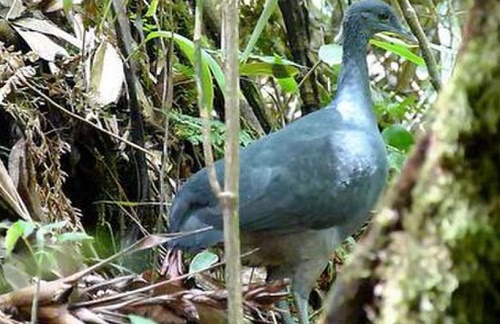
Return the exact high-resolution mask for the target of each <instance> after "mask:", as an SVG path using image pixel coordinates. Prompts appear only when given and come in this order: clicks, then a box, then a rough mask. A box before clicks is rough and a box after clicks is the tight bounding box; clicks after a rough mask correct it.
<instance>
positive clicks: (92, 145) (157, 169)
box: [0, 0, 500, 323]
mask: <svg viewBox="0 0 500 324" xmlns="http://www.w3.org/2000/svg"><path fill="white" fill-rule="evenodd" d="M8 2H9V1H6V2H5V3H8ZM396 2H397V3H396ZM290 3H292V4H290ZM293 3H295V2H294V1H285V0H266V1H264V0H247V1H240V25H239V31H240V38H239V39H240V43H239V48H240V57H239V70H240V76H241V80H240V88H241V96H240V100H239V103H240V109H241V118H240V121H241V130H240V132H239V142H240V145H241V146H245V145H247V144H248V143H250V142H251V141H252V140H254V139H256V138H259V137H261V136H264V135H265V134H266V133H269V132H272V131H273V130H276V129H279V128H281V127H283V126H285V125H286V124H288V123H290V122H292V121H293V120H295V119H297V118H300V116H302V115H304V114H307V113H309V112H311V111H313V110H315V109H320V108H321V107H323V106H324V105H326V104H327V103H328V102H329V100H330V98H331V97H332V95H333V93H334V91H335V87H336V79H337V76H338V65H339V63H340V60H339V58H340V55H341V53H340V46H339V44H338V41H336V40H335V36H336V35H337V34H338V33H339V26H340V21H341V18H342V13H343V11H344V10H345V9H346V7H347V5H348V1H346V0H341V1H332V0H318V1H312V0H310V1H308V2H307V3H308V6H307V7H301V6H298V5H295V4H293ZM297 3H299V2H298V1H297ZM481 3H482V4H481ZM490 3H491V7H490ZM492 3H493V1H476V5H475V7H474V10H475V11H474V10H473V11H472V12H473V13H476V14H478V12H488V13H498V12H499V11H498V8H497V7H498V6H495V5H493V4H492ZM393 4H394V5H398V6H397V8H403V10H402V11H401V13H403V12H404V13H405V17H406V19H407V21H408V22H409V23H410V26H411V27H412V30H413V31H414V33H415V34H417V32H415V28H421V31H422V34H421V35H417V36H419V41H420V44H424V45H425V42H424V40H425V41H427V42H428V43H427V45H428V48H427V51H426V48H425V46H423V47H422V49H421V48H419V47H418V46H417V45H415V44H407V43H404V42H403V41H401V40H398V39H396V38H394V37H393V36H391V35H379V36H378V37H377V38H376V39H375V40H373V41H372V43H371V48H370V52H369V55H368V61H369V65H370V71H371V80H372V81H371V90H372V94H373V98H374V99H375V106H376V113H377V116H378V119H379V125H380V129H381V131H382V132H383V136H384V139H385V140H386V143H387V147H388V154H389V161H390V166H391V182H393V183H395V184H396V186H395V187H393V188H392V189H391V190H390V191H389V193H390V194H389V195H388V198H386V199H385V201H384V202H383V205H384V206H386V207H383V208H382V207H380V209H381V211H382V212H381V215H382V216H380V218H377V219H380V221H377V222H376V225H375V226H374V229H373V232H372V233H370V234H369V235H368V237H367V240H366V241H367V242H368V243H365V244H367V249H373V250H374V251H381V250H383V251H386V253H388V255H391V257H388V258H387V259H384V260H379V261H380V262H379V263H377V266H378V267H377V268H376V271H372V270H373V269H375V267H374V265H373V264H372V263H369V262H368V263H367V262H366V259H365V258H363V257H362V256H359V262H352V263H351V264H350V266H351V267H357V268H356V269H358V270H359V272H356V271H353V273H354V274H355V275H353V277H352V278H354V279H353V280H354V281H355V282H356V280H357V279H356V278H357V277H356V274H359V273H361V272H363V270H365V269H369V270H370V271H372V272H369V273H372V274H373V273H376V275H373V280H374V281H371V282H370V283H371V284H372V285H371V286H369V287H370V288H372V289H373V290H372V291H375V290H376V289H377V287H374V286H375V285H373V283H374V282H382V283H384V285H382V286H379V287H382V288H383V290H382V292H381V295H377V298H379V300H380V303H378V304H377V303H363V302H360V301H359V299H357V298H353V300H355V301H356V303H355V304H356V305H358V306H359V308H361V306H360V305H362V306H367V305H368V308H364V309H365V310H366V309H373V310H374V313H373V314H372V315H373V316H372V315H370V314H368V315H370V316H368V315H367V314H364V313H363V314H364V318H365V319H369V320H372V321H378V322H381V323H390V322H401V321H402V320H406V319H411V320H412V321H414V322H426V323H428V322H436V321H437V322H441V321H445V320H448V319H455V320H456V321H457V322H470V323H476V322H477V323H479V322H482V320H492V317H490V315H491V313H493V314H495V311H498V309H499V306H498V305H499V303H498V291H497V290H496V288H495V287H496V286H498V284H497V281H498V275H496V274H495V273H493V272H492V270H491V269H493V268H494V267H495V266H498V260H497V259H496V258H495V257H492V255H499V254H498V253H495V251H496V250H497V246H498V242H497V239H496V237H499V236H498V233H497V232H498V230H496V228H499V227H498V226H497V225H498V224H497V223H498V209H499V206H498V201H497V200H498V199H497V197H498V181H497V180H498V176H497V172H496V165H497V164H498V163H497V162H498V160H499V159H498V152H497V149H496V148H497V147H498V145H497V144H498V127H499V125H498V120H499V118H498V112H496V111H495V110H493V109H491V107H493V106H495V102H496V100H497V99H498V98H496V96H495V90H494V89H495V87H494V86H496V85H497V83H498V77H497V75H496V72H495V71H496V70H497V69H498V67H497V65H495V64H496V62H498V61H499V60H496V59H494V58H496V56H497V53H496V52H497V51H498V44H497V42H498V38H497V37H496V38H495V37H493V36H492V37H491V38H488V37H486V36H485V35H487V33H490V34H492V35H496V33H498V30H499V29H498V26H497V25H496V24H493V23H492V24H493V25H489V27H488V28H490V29H486V27H485V28H484V29H482V28H480V27H479V26H482V25H481V24H479V23H477V24H476V25H474V24H470V25H469V27H468V29H467V33H466V34H465V35H466V36H467V37H469V38H470V39H474V38H475V37H477V39H479V41H476V42H472V41H469V42H467V44H468V47H467V49H468V50H469V52H468V53H469V54H470V56H464V57H463V59H462V60H461V61H460V63H459V67H460V68H459V69H457V75H456V76H455V77H454V78H453V79H451V75H452V74H451V72H452V71H453V69H454V67H455V59H456V56H457V53H458V49H459V46H460V42H461V35H462V27H463V25H464V24H465V21H466V19H465V18H466V17H465V12H466V9H468V7H467V6H465V5H464V4H462V2H461V1H444V0H436V1H433V2H431V1H412V4H413V5H414V9H415V12H416V16H417V17H418V21H415V20H414V18H415V17H412V16H411V10H408V8H407V6H408V4H409V2H408V1H405V0H398V1H393ZM4 6H6V4H3V3H2V4H0V9H1V10H0V26H1V28H0V41H1V43H0V105H1V106H0V123H1V125H2V126H1V127H0V215H1V217H0V228H1V230H0V233H1V236H0V243H1V245H0V246H1V247H2V249H1V250H0V258H1V260H2V261H1V266H2V267H1V273H0V293H2V294H3V295H0V305H1V307H0V322H2V323H3V322H5V323H18V322H22V321H31V322H43V321H45V322H54V323H55V322H61V323H66V322H71V321H73V320H77V319H79V320H81V321H92V320H96V321H97V320H98V318H99V320H103V321H107V322H119V323H121V322H123V323H127V322H132V323H147V322H146V321H145V319H144V318H151V319H153V320H155V321H156V322H158V323H161V322H173V323H178V322H179V323H182V322H185V321H186V320H194V321H199V322H202V323H216V322H223V321H225V320H226V319H227V314H226V312H225V308H226V303H227V300H226V296H227V295H226V291H225V287H224V283H223V277H224V276H223V275H222V274H223V269H222V267H221V265H222V262H221V261H220V260H221V257H220V255H221V254H220V251H219V250H217V249H213V250H210V251H205V252H202V253H200V254H197V255H191V256H185V258H184V259H185V265H184V266H185V268H186V269H189V270H188V271H187V272H188V274H187V275H186V276H185V281H184V282H183V283H182V284H181V283H180V281H179V280H177V281H175V282H171V281H168V280H167V278H165V277H163V276H161V275H160V274H159V272H158V271H156V270H158V269H159V268H160V266H159V264H158V262H159V261H160V260H161V259H162V257H163V253H164V251H163V248H162V244H164V243H165V242H166V241H168V239H169V236H168V235H165V234H160V233H166V232H167V223H168V222H167V220H168V212H169V206H170V202H171V200H172V197H173V195H175V192H176V190H177V188H178V187H179V185H181V184H182V182H183V180H184V179H186V178H187V177H189V175H191V174H193V173H194V172H196V171H197V170H199V169H200V168H202V167H203V166H204V165H205V154H204V152H203V147H202V146H203V145H202V144H203V143H204V142H207V141H206V138H204V136H203V132H204V125H208V127H209V129H210V142H211V144H212V148H213V153H214V155H215V158H221V157H222V156H223V151H224V149H223V148H224V143H225V142H226V139H227V131H226V126H225V121H226V116H227V113H226V111H225V110H224V109H225V107H224V106H225V105H224V102H225V100H224V95H225V92H226V86H225V85H226V83H227V82H228V80H226V75H225V73H224V72H223V70H224V68H223V62H222V58H223V52H222V51H221V50H220V46H219V44H220V43H221V32H220V31H221V25H222V23H221V19H220V17H221V15H220V5H219V1H216V0H205V1H196V3H193V1H183V0H175V1H159V0H151V1H129V2H128V3H127V5H126V7H122V5H121V1H114V0H109V1H77V0H73V1H41V2H37V3H36V4H35V3H33V4H31V5H29V6H27V5H22V4H20V3H18V2H16V1H11V4H10V7H4ZM197 6H198V7H197ZM201 6H203V9H204V10H203V11H204V15H203V29H202V34H201V36H202V37H201V39H200V43H201V47H202V52H201V60H197V59H196V51H195V49H196V48H195V43H194V42H193V39H195V38H194V32H195V19H194V13H195V11H196V7H197V8H198V9H200V8H201ZM409 12H410V14H409ZM479 16H480V15H477V16H475V17H476V18H477V17H479ZM284 17H286V18H287V19H284ZM473 17H474V16H473ZM492 17H494V15H493V14H492ZM412 19H413V20H412ZM477 19H479V18H477ZM478 21H481V20H478ZM488 21H490V20H488ZM491 21H494V19H493V18H491ZM498 21H500V20H498ZM415 24H417V25H416V27H415ZM476 27H477V30H476V29H475V28H476ZM287 31H288V33H287ZM422 37H424V38H425V39H422ZM481 37H483V38H481ZM470 39H469V40H470ZM429 43H430V45H429ZM487 45H488V46H487ZM486 46H487V47H486ZM483 48H485V49H484V50H483ZM484 51H486V52H487V53H492V59H489V58H488V57H485V56H481V53H483V52H484ZM429 53H430V56H429ZM197 62H198V63H199V68H196V66H195V65H196V64H195V63H197ZM476 63H477V64H476ZM479 63H481V64H479ZM469 67H475V68H477V70H478V71H479V72H478V73H477V74H474V75H471V76H470V78H471V79H470V82H468V81H467V79H468V78H469V76H468V75H469V74H468V72H467V71H468V69H469ZM436 74H439V75H436ZM197 79H198V80H199V88H200V89H197V84H196V80H197ZM450 80H451V81H450ZM449 82H453V85H452V86H450V87H446V86H447V84H448V83H449ZM440 84H443V85H444V86H443V87H444V88H445V89H447V90H445V91H444V92H443V94H442V96H441V97H440V98H441V99H440V100H439V102H438V103H437V106H436V107H437V108H436V109H433V110H430V108H431V107H432V105H433V103H434V101H435V100H436V97H437V92H436V89H438V88H439V85H440ZM198 90H201V91H198ZM199 93H202V94H203V96H201V95H198V94H199ZM459 93H460V94H461V95H458V94H459ZM459 99H463V100H459ZM466 101H467V104H469V105H470V107H469V106H467V105H466ZM451 103H454V105H451ZM473 103H478V104H477V105H473ZM497 106H498V105H496V106H495V107H497ZM199 107H205V108H206V109H205V110H203V111H202V114H201V116H200V111H199ZM471 107H472V108H471ZM227 108H230V107H227ZM476 108H477V109H476ZM203 115H205V116H209V118H210V121H208V122H207V123H206V122H205V121H206V120H205V119H204V118H202V116H203ZM479 117H481V118H479ZM478 135H480V136H478ZM419 138H420V140H419ZM436 141H438V142H437V143H438V144H434V143H436ZM415 143H418V144H417V146H416V148H415ZM422 143H423V144H422ZM426 145H427V146H426ZM483 147H485V148H488V149H486V150H482V149H480V148H483ZM431 148H432V150H431ZM489 148H491V150H489ZM422 150H423V151H425V152H427V153H426V154H427V155H426V156H427V157H432V159H430V158H429V160H426V159H423V160H425V161H426V162H425V163H421V164H419V163H417V166H418V167H415V164H411V161H421V160H419V155H418V154H419V152H422ZM411 152H414V153H411ZM409 154H411V156H412V158H411V160H410V163H408V164H407V165H406V167H404V165H405V160H406V159H407V156H408V155H409ZM415 168H416V169H415ZM403 170H404V171H403ZM415 170H417V171H415ZM436 172H437V173H436ZM443 172H444V173H445V175H444V176H443V175H442V174H441V173H443ZM401 173H403V175H402V177H401V178H400V180H397V179H398V178H399V176H400V174H401ZM405 179H410V180H411V181H410V182H411V183H414V182H415V183H418V185H416V186H415V189H414V191H413V192H412V193H411V194H409V193H408V188H407V187H404V184H405V181H406V180H405ZM417 180H418V181H417ZM412 188H413V187H412ZM405 190H406V191H405ZM410 192H411V191H410ZM417 198H418V199H417ZM398 199H399V200H398ZM394 206H396V207H398V208H399V207H401V209H398V208H395V207H394ZM394 210H398V211H399V210H401V213H400V214H398V215H400V217H401V218H398V220H397V221H395V222H389V221H387V222H385V221H384V220H387V219H391V217H389V216H390V215H392V214H391V213H392V212H393V211H394ZM384 215H385V216H384ZM404 215H407V216H404ZM384 217H386V218H384ZM403 218H404V219H405V221H404V222H403V221H402V219H403ZM384 222H385V223H384ZM495 222H496V223H495ZM379 223H382V225H380V224H379ZM402 223H404V225H402ZM384 224H385V225H384ZM387 224H389V227H388V228H389V229H387V227H384V226H386V225H387ZM495 224H496V225H495ZM394 229H397V230H398V231H404V232H405V233H406V232H408V233H410V234H409V235H408V236H404V235H398V234H397V233H396V234H395V233H394V231H393V230H394ZM373 233H375V234H373ZM360 235H362V234H361V233H359V234H357V235H356V237H354V238H349V240H348V242H346V244H345V245H344V246H343V247H342V248H340V249H339V251H337V253H336V254H335V255H332V264H331V266H330V267H329V269H326V270H325V273H324V275H323V276H322V278H321V280H320V281H319V282H318V289H317V294H315V295H313V296H312V298H311V306H312V307H313V308H315V310H317V312H316V313H315V315H316V316H317V315H318V314H319V313H320V310H321V307H322V305H321V302H320V300H321V297H322V296H323V292H324V291H325V290H327V289H328V288H329V287H330V285H331V284H332V282H333V281H334V280H335V278H336V275H335V274H336V271H337V270H341V269H343V267H344V263H345V262H346V261H347V260H351V259H358V255H356V256H355V258H353V257H352V256H351V253H350V252H351V250H352V249H353V247H354V246H355V244H354V240H355V239H357V238H358V237H359V236H360ZM389 236H390V238H389ZM374 237H384V238H383V239H382V240H381V241H383V242H379V241H378V240H375V239H374ZM386 238H387V240H386ZM436 238H438V239H436ZM374 242H376V243H374ZM478 251H479V252H478ZM405 256H406V257H405ZM207 268H209V269H207ZM263 277H264V275H263V274H262V273H261V271H259V270H247V269H244V270H243V281H244V286H243V298H244V301H245V303H244V311H245V318H246V319H249V320H255V321H259V320H260V321H265V320H272V319H273V318H275V317H276V316H277V315H276V314H277V311H276V310H274V309H273V308H272V305H273V303H274V302H276V301H278V300H280V299H282V298H285V296H284V294H283V293H282V292H281V291H282V288H283V287H284V286H285V285H286V282H276V283H270V284H269V283H268V284H265V283H264V282H263V279H262V278H263ZM248 278H251V279H252V280H251V283H249V281H250V280H249V279H248ZM357 282H359V281H357ZM347 287H350V286H347ZM382 288H379V289H382ZM485 291H486V292H487V293H484V292H485ZM476 295H477V296H483V297H484V298H488V301H485V300H483V299H480V298H478V300H476V301H477V302H475V303H470V301H469V299H468V297H467V296H476ZM339 300H340V299H339ZM490 301H491V303H490ZM489 303H490V304H491V305H493V306H491V307H486V306H485V305H490V304H489ZM338 305H340V306H334V307H333V309H334V310H337V313H336V314H337V316H339V315H338V314H339V311H338V310H339V309H340V310H343V311H345V310H347V311H346V312H345V314H350V316H354V315H353V312H350V311H349V310H352V309H354V313H356V312H357V314H358V315H359V308H356V307H355V308H352V307H347V306H346V305H351V304H349V301H347V302H346V303H342V302H339V303H338ZM429 305H430V306H429ZM336 307H337V308H336ZM426 307H427V308H426ZM429 307H430V309H431V310H429ZM467 307H471V313H472V314H469V313H464V312H463V311H462V309H463V308H467ZM488 314H490V315H488ZM124 315H125V316H124ZM134 315H137V316H134ZM338 318H342V317H338ZM347 318H353V317H347Z"/></svg>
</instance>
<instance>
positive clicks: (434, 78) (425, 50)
mask: <svg viewBox="0 0 500 324" xmlns="http://www.w3.org/2000/svg"><path fill="white" fill-rule="evenodd" d="M398 3H399V5H400V7H401V9H402V11H403V15H404V17H405V19H406V22H407V23H408V25H409V26H410V29H411V31H412V32H413V34H414V35H415V36H416V37H417V39H418V43H419V45H420V50H421V51H422V56H423V58H424V61H425V64H426V65H427V69H428V70H429V76H430V78H431V83H432V86H433V87H434V89H435V90H436V91H439V89H440V88H441V76H440V74H439V71H438V67H437V63H436V59H435V57H434V55H433V54H432V51H431V48H430V44H429V41H428V40H427V37H426V36H425V33H424V30H423V29H422V26H421V25H420V22H419V21H418V17H417V14H416V13H415V9H414V8H413V6H412V5H411V3H410V1H409V0H398Z"/></svg>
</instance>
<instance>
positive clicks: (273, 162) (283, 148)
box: [169, 0, 411, 324]
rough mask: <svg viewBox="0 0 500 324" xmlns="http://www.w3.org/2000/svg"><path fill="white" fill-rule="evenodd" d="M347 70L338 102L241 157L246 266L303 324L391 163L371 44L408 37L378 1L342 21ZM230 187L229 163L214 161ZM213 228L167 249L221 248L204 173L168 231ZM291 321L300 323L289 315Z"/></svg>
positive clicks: (215, 203) (184, 191)
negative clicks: (286, 297) (372, 77)
mask: <svg viewBox="0 0 500 324" xmlns="http://www.w3.org/2000/svg"><path fill="white" fill-rule="evenodd" d="M341 30H342V38H343V42H342V47H343V54H342V63H341V68H340V74H339V78H338V83H337V91H336V94H335V96H334V98H333V100H332V101H331V102H330V103H329V104H328V105H327V106H326V107H324V108H322V109H319V110H317V111H315V112H313V113H310V114H307V115H305V116H303V117H302V118H299V119H297V120H296V121H294V122H292V123H290V124H289V125H287V126H286V127H284V128H283V129H281V130H279V131H275V132H273V133H270V134H268V135H267V136H264V137H262V138H260V139H258V140H256V141H254V142H252V143H251V144H249V145H248V146H246V147H244V148H242V149H241V150H240V173H239V175H240V180H239V181H240V184H239V202H240V205H239V216H240V236H241V247H242V251H243V252H245V251H251V250H255V249H257V250H256V252H254V253H252V254H250V255H249V256H248V257H246V258H244V259H243V260H242V261H243V262H244V264H246V265H249V266H264V267H266V269H267V279H268V280H276V279H281V278H289V279H290V280H291V292H292V296H293V299H294V302H295V309H296V312H297V317H298V320H299V322H300V323H303V324H305V323H309V319H308V298H309V294H310V292H311V290H312V289H313V288H314V286H315V283H316V280H317V278H318V277H319V276H320V274H321V272H322V271H323V270H324V269H325V267H326V266H327V264H328V260H329V258H330V256H331V254H332V253H333V252H334V250H335V249H336V248H337V247H338V246H339V245H340V244H341V243H342V241H343V240H345V239H346V238H347V237H348V236H349V235H352V234H353V233H354V232H355V231H356V230H358V229H359V228H360V227H361V226H362V225H363V224H364V223H365V222H366V221H367V219H368V217H369V213H370V211H371V210H372V208H373V207H374V206H375V204H376V202H377V200H378V198H379V196H380V195H381V193H382V191H383V189H384V187H385V184H386V180H387V173H388V163H387V153H386V148H385V144H384V141H383V139H382V137H381V135H380V131H379V129H378V125H377V119H376V116H375V114H374V111H373V102H372V98H371V94H370V87H369V75H368V66H367V61H366V52H367V45H368V42H369V40H370V38H371V37H372V36H374V35H375V34H376V33H379V32H391V33H395V34H401V35H403V36H406V37H411V34H410V33H409V32H408V31H407V30H406V29H405V28H404V27H403V26H402V24H401V22H400V21H399V19H398V18H397V16H396V14H395V13H394V11H393V9H392V8H391V7H390V6H389V5H388V4H386V3H384V2H382V1H379V0H362V1H359V2H357V3H355V4H353V5H351V6H350V7H349V8H348V10H347V11H346V13H345V15H344V19H343V21H342V28H341ZM214 166H215V169H216V173H217V178H218V181H219V182H220V183H224V181H223V180H224V165H223V161H222V160H218V161H216V162H215V163H214ZM206 227H211V228H210V229H209V230H206V231H203V232H198V233H195V234H192V235H189V236H184V237H180V238H178V239H174V240H172V241H171V242H170V245H169V247H171V248H172V249H180V250H190V251H199V250H202V249H205V248H208V247H211V246H213V245H216V244H218V243H220V242H222V241H223V219H222V211H221V204H220V201H219V199H218V197H216V195H215V194H214V193H213V191H212V189H211V186H210V183H209V179H208V175H207V169H206V168H204V169H201V170H200V171H198V172H197V173H195V174H194V175H192V176H191V177H190V178H189V179H188V180H187V181H186V182H185V183H184V184H183V185H182V186H181V188H180V189H179V191H178V193H177V194H176V196H175V198H174V200H173V203H172V208H171V215H170V231H171V232H187V231H196V230H199V229H202V228H206ZM283 319H284V322H286V323H293V322H294V321H293V318H292V317H291V315H290V312H289V311H288V312H285V313H284V315H283Z"/></svg>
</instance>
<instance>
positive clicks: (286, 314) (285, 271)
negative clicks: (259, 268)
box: [266, 266, 295, 324]
mask: <svg viewBox="0 0 500 324" xmlns="http://www.w3.org/2000/svg"><path fill="white" fill-rule="evenodd" d="M289 269H290V267H288V266H275V267H272V266H268V267H267V268H266V271H267V278H266V281H267V282H271V281H274V280H278V279H282V278H290V277H291V274H290V273H289ZM284 291H285V292H286V293H287V294H288V293H289V292H290V291H289V289H288V287H286V288H285V289H284ZM276 306H277V307H278V308H279V310H280V315H281V320H282V322H283V323H285V324H295V321H294V320H293V316H292V313H291V312H290V304H289V303H288V300H286V299H283V300H280V301H279V302H278V303H277V304H276Z"/></svg>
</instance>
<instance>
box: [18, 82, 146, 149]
mask: <svg viewBox="0 0 500 324" xmlns="http://www.w3.org/2000/svg"><path fill="white" fill-rule="evenodd" d="M24 84H25V85H26V86H27V87H28V88H30V89H31V90H32V91H34V92H36V93H37V94H38V95H40V97H43V98H44V99H45V100H47V102H49V103H50V104H51V105H52V106H54V107H55V108H57V109H59V110H61V111H62V112H63V113H65V114H67V115H69V116H71V117H73V118H75V119H77V120H79V121H81V122H82V123H85V124H87V125H89V126H91V127H93V128H95V129H97V130H99V131H101V132H103V133H104V134H106V135H109V136H111V137H113V138H114V139H116V140H118V141H120V142H123V143H125V144H127V145H128V146H131V147H133V148H135V149H136V150H139V151H141V152H143V153H145V154H147V155H150V156H154V154H153V153H152V152H149V151H148V150H147V149H145V148H143V147H142V146H140V145H137V144H135V143H133V142H131V141H129V140H126V139H124V138H123V137H120V136H118V135H116V134H114V133H112V132H110V131H108V130H107V129H104V128H102V127H100V126H98V125H95V124H94V123H92V122H91V121H88V120H86V119H85V118H83V117H81V116H79V115H77V114H75V113H74V112H71V111H69V110H68V109H66V108H64V107H63V106H61V105H59V104H58V103H57V102H55V101H54V100H52V99H51V98H50V97H49V96H47V95H46V94H45V93H43V92H42V91H40V90H38V89H37V88H36V87H35V86H34V85H32V84H31V83H30V82H29V81H24Z"/></svg>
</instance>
